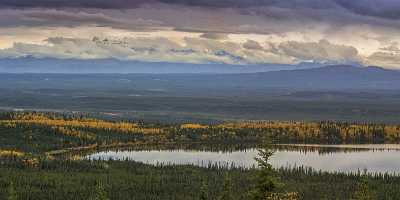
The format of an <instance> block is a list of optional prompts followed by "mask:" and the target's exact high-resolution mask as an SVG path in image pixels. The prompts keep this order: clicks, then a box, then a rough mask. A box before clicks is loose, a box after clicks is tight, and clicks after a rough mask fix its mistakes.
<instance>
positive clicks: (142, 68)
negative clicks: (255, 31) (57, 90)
mask: <svg viewBox="0 0 400 200" xmlns="http://www.w3.org/2000/svg"><path fill="white" fill-rule="evenodd" d="M320 66H321V65H320V64H317V63H300V64H298V65H285V64H257V65H256V64H254V65H228V64H190V63H169V62H141V61H122V60H117V59H93V60H76V59H56V58H34V57H29V56H28V57H23V58H14V59H12V58H5V59H0V73H65V74H90V73H151V74H158V73H159V74H167V73H209V74H224V73H256V72H268V71H277V70H293V69H304V68H314V67H320Z"/></svg>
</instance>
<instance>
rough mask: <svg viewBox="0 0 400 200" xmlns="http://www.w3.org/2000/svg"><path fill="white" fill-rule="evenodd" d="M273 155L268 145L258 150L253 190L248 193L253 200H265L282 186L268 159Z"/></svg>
mask: <svg viewBox="0 0 400 200" xmlns="http://www.w3.org/2000/svg"><path fill="white" fill-rule="evenodd" d="M273 154H274V151H273V150H272V149H271V146H270V144H269V143H266V144H265V145H264V148H262V149H259V150H258V157H256V158H255V160H256V161H257V163H258V170H257V177H256V185H255V188H254V189H253V190H252V191H251V192H250V196H251V198H252V199H254V200H266V199H268V198H269V197H271V196H272V195H273V194H274V191H275V190H276V189H277V188H279V187H280V186H281V185H282V184H281V183H280V180H279V177H278V176H277V174H276V172H275V170H274V169H273V168H272V165H271V164H270V163H269V159H270V158H271V156H272V155H273Z"/></svg>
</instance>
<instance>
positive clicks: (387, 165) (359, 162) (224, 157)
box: [86, 145, 400, 173]
mask: <svg viewBox="0 0 400 200" xmlns="http://www.w3.org/2000/svg"><path fill="white" fill-rule="evenodd" d="M358 147H359V148H358ZM399 150H400V145H368V146H367V145H360V146H359V145H322V146H316V145H303V146H299V145H280V146H278V147H277V150H276V153H275V155H274V156H273V157H272V159H271V163H272V165H273V166H274V167H276V168H277V167H294V166H307V167H312V168H314V169H316V170H323V171H331V172H333V171H339V172H357V171H359V170H361V171H363V170H364V169H366V170H367V171H368V172H389V173H399V172H400V159H399V158H400V151H399ZM256 156H257V150H256V149H245V150H242V151H228V152H226V151H214V152H212V151H196V150H147V151H140V150H135V151H129V150H122V151H118V150H115V151H114V150H113V151H103V152H97V153H94V154H91V155H88V156H86V158H87V159H96V160H97V159H102V160H108V159H118V160H125V159H129V160H135V161H138V162H143V163H148V164H160V163H163V164H193V165H198V166H206V165H208V164H210V163H212V164H219V165H232V164H233V165H234V166H237V167H246V168H250V167H254V166H256V162H255V161H254V157H256Z"/></svg>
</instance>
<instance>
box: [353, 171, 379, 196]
mask: <svg viewBox="0 0 400 200" xmlns="http://www.w3.org/2000/svg"><path fill="white" fill-rule="evenodd" d="M353 199H354V200H375V199H377V198H376V196H375V194H374V192H373V191H372V190H371V189H370V188H369V186H368V179H367V178H366V177H363V178H362V179H361V180H360V181H359V183H358V184H357V188H356V191H355V192H354V197H353Z"/></svg>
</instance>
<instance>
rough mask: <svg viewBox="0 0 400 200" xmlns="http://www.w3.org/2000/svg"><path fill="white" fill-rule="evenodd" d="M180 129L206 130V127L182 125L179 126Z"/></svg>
mask: <svg viewBox="0 0 400 200" xmlns="http://www.w3.org/2000/svg"><path fill="white" fill-rule="evenodd" d="M181 128H182V129H185V128H186V129H203V128H208V126H205V125H201V124H182V125H181Z"/></svg>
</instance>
